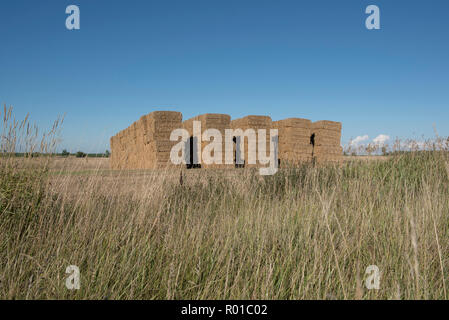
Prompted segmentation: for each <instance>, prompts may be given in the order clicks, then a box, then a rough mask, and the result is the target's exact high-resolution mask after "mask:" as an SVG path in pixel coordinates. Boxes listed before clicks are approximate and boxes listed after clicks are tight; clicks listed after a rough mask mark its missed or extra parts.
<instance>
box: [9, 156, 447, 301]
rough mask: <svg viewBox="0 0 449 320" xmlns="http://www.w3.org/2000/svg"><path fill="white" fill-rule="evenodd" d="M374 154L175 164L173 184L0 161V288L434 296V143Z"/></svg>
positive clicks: (440, 202)
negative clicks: (268, 169)
mask: <svg viewBox="0 0 449 320" xmlns="http://www.w3.org/2000/svg"><path fill="white" fill-rule="evenodd" d="M376 159H377V158H376ZM376 159H374V158H371V159H370V161H353V160H350V159H349V158H348V159H347V161H345V163H344V164H343V165H342V166H341V167H333V166H329V167H317V168H313V167H310V166H304V167H303V168H298V169H282V170H280V171H279V172H278V173H277V174H276V175H274V176H265V177H263V176H260V175H259V174H258V172H257V171H256V170H251V169H235V170H233V169H231V170H183V173H182V177H183V178H182V183H181V181H180V176H181V171H180V170H172V171H164V170H154V171H151V170H150V171H144V170H143V171H142V170H141V171H138V170H135V171H111V170H109V169H108V164H107V162H108V160H107V159H76V158H65V159H64V158H61V159H59V158H55V159H50V162H49V163H46V160H42V159H40V160H39V159H38V160H35V159H32V160H31V161H35V162H40V163H41V164H40V165H36V163H34V164H33V165H32V166H30V167H29V169H18V168H19V167H20V166H18V165H17V164H16V165H10V164H11V161H12V159H9V160H7V159H3V161H2V162H1V163H2V165H1V171H0V172H1V173H0V174H1V179H0V181H1V182H0V190H1V194H2V198H1V202H0V209H1V216H0V246H1V248H2V249H1V250H0V297H1V298H3V299H68V298H70V299H72V298H73V299H447V297H448V296H447V279H448V275H449V269H448V268H449V260H448V256H447V254H446V253H447V252H448V249H449V247H448V246H449V223H448V221H449V195H448V190H449V167H448V163H449V160H448V157H447V153H446V152H425V153H408V154H404V155H397V156H391V157H389V158H388V159H384V158H379V159H381V160H380V161H378V160H376ZM8 161H9V162H8ZM14 161H27V160H26V159H22V160H17V159H14ZM8 163H9V164H8ZM24 167H26V165H24ZM68 265H76V266H79V268H80V273H81V287H80V290H76V291H69V290H67V289H66V287H65V277H66V274H65V270H66V267H67V266H68ZM370 265H375V266H377V267H378V269H379V270H380V273H381V277H380V284H379V289H378V290H368V289H367V287H366V284H365V281H366V279H367V274H365V270H366V268H367V267H368V266H370Z"/></svg>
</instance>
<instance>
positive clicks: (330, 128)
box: [312, 120, 343, 163]
mask: <svg viewBox="0 0 449 320" xmlns="http://www.w3.org/2000/svg"><path fill="white" fill-rule="evenodd" d="M312 133H313V134H314V140H315V145H314V149H313V157H314V159H315V161H316V162H317V163H332V162H333V163H340V162H342V161H343V148H342V147H341V145H340V140H341V122H334V121H328V120H322V121H317V122H314V123H312Z"/></svg>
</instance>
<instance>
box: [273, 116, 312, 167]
mask: <svg viewBox="0 0 449 320" xmlns="http://www.w3.org/2000/svg"><path fill="white" fill-rule="evenodd" d="M311 125H312V122H311V121H310V120H308V119H301V118H289V119H284V120H279V121H275V122H273V125H272V126H273V128H276V129H278V134H279V153H278V154H279V160H280V164H281V166H282V167H288V166H298V165H300V164H302V163H305V162H311V161H312V153H313V145H312V144H311V141H310V138H311Z"/></svg>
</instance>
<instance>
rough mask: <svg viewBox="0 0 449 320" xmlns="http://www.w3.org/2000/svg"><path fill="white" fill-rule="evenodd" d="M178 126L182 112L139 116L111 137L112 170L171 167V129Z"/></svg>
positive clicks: (162, 112) (180, 123)
mask: <svg viewBox="0 0 449 320" xmlns="http://www.w3.org/2000/svg"><path fill="white" fill-rule="evenodd" d="M181 127H182V114H181V113H180V112H174V111H155V112H152V113H150V114H147V115H145V116H142V117H141V118H140V119H139V120H138V121H136V122H134V123H133V124H132V125H131V126H129V127H128V128H126V129H125V130H122V131H120V132H119V133H118V134H116V135H115V136H114V137H112V138H111V163H110V167H111V168H112V169H156V168H165V167H167V166H172V165H173V164H172V163H171V161H170V150H171V148H172V147H173V145H174V144H176V143H177V142H176V141H173V142H172V141H170V134H171V132H172V131H173V130H175V129H178V128H181Z"/></svg>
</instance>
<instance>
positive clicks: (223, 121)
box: [182, 113, 231, 168]
mask: <svg viewBox="0 0 449 320" xmlns="http://www.w3.org/2000/svg"><path fill="white" fill-rule="evenodd" d="M193 121H199V122H201V134H203V133H204V131H206V130H207V129H217V130H218V131H220V133H221V136H222V146H221V151H220V153H221V155H214V156H218V157H221V159H222V161H221V162H222V163H221V164H215V163H213V164H205V163H204V161H201V168H226V167H229V165H226V164H225V130H226V129H229V126H230V122H231V117H230V116H229V115H227V114H220V113H206V114H202V115H199V116H196V117H193V118H190V119H188V120H186V121H184V122H183V124H182V127H183V128H184V129H186V130H187V131H188V132H189V134H190V136H191V137H193ZM210 143H211V142H209V141H201V151H202V150H204V147H205V146H207V145H209V144H210Z"/></svg>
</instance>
